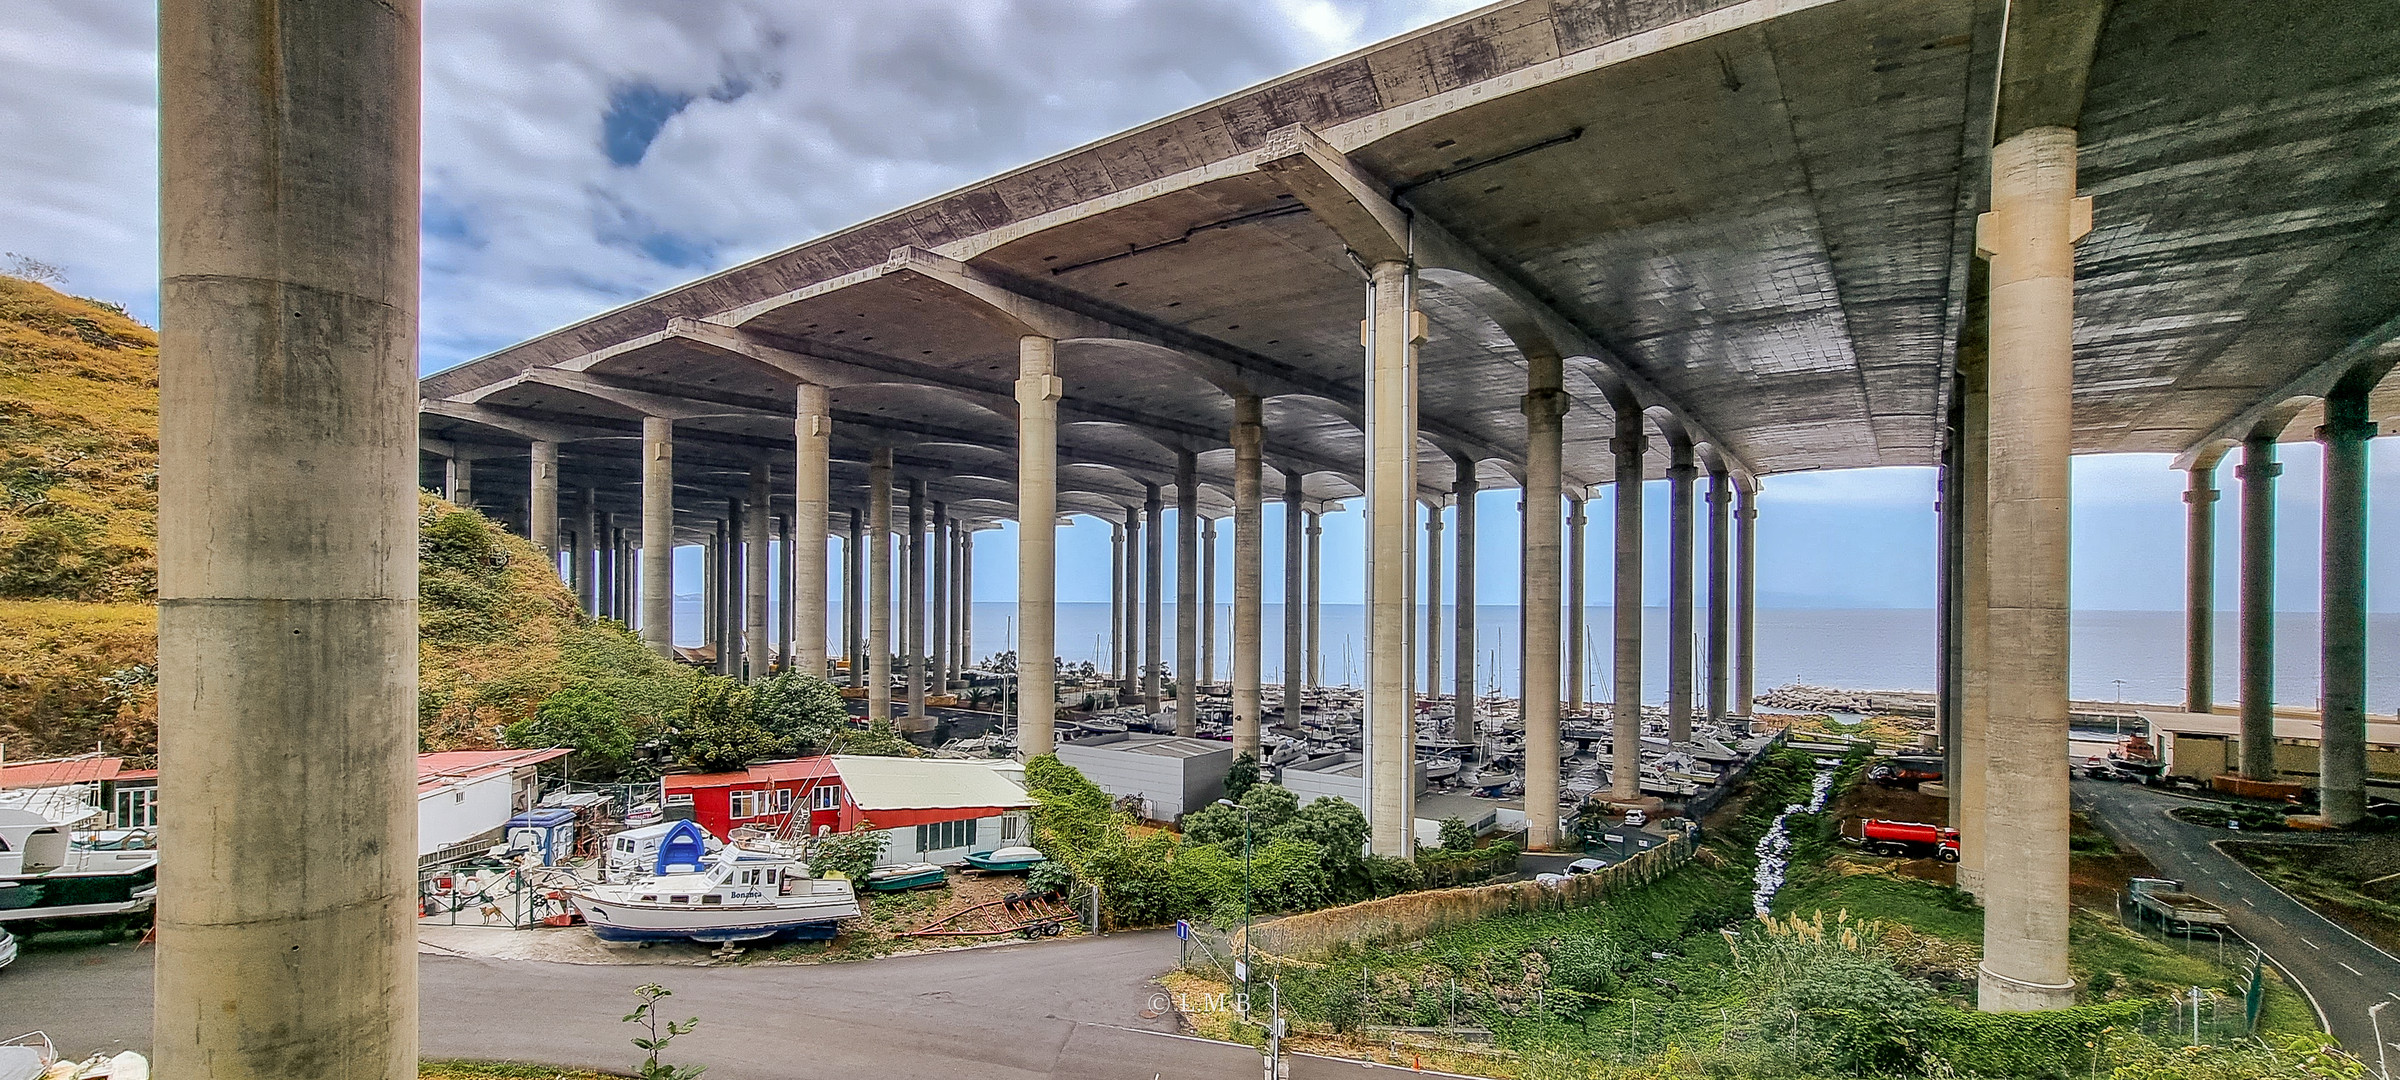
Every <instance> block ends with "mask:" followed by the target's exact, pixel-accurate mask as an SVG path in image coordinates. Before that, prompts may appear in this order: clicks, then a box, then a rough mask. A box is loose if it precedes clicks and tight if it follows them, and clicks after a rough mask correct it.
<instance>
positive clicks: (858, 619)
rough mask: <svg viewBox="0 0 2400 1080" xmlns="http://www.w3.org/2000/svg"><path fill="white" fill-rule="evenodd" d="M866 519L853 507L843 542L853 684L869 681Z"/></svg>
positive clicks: (846, 651)
mask: <svg viewBox="0 0 2400 1080" xmlns="http://www.w3.org/2000/svg"><path fill="white" fill-rule="evenodd" d="M865 534H866V528H865V523H864V522H862V521H860V520H859V513H858V511H857V510H856V509H852V510H851V511H850V536H849V539H848V542H847V543H844V544H843V545H842V655H844V656H846V657H848V658H849V661H850V685H852V686H864V685H866V677H865V676H866V670H867V668H866V663H867V646H866V641H867V623H866V614H867V597H866V588H867V575H866V564H865V560H864V557H863V556H864V555H865V547H866V542H867V541H866V535H865Z"/></svg>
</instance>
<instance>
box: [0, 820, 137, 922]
mask: <svg viewBox="0 0 2400 1080" xmlns="http://www.w3.org/2000/svg"><path fill="white" fill-rule="evenodd" d="M62 806H64V807H66V809H64V810H63V811H62V809H61V807H62ZM99 813H100V811H99V809H98V808H97V807H93V806H90V805H89V804H86V803H83V802H80V801H69V800H53V801H50V802H47V803H40V804H35V803H31V802H22V803H19V804H17V805H12V806H0V926H5V927H6V928H8V929H10V930H14V931H16V932H17V933H18V934H19V935H24V934H30V933H33V932H35V931H43V930H82V929H93V928H99V929H108V930H121V929H123V928H125V927H128V926H131V925H134V924H138V923H141V922H144V921H146V920H147V919H149V917H150V911H151V909H152V907H154V906H155V905H156V904H157V902H158V850H157V848H156V847H155V846H153V844H152V842H151V840H150V838H149V834H148V833H135V832H128V833H124V834H121V835H113V836H111V837H110V838H109V839H108V840H107V841H104V842H101V843H98V844H93V843H85V842H81V841H78V840H77V839H76V838H75V837H74V835H73V832H72V829H73V827H74V826H75V825H76V824H77V823H79V822H82V821H86V820H89V819H90V818H92V817H96V816H98V815H99Z"/></svg>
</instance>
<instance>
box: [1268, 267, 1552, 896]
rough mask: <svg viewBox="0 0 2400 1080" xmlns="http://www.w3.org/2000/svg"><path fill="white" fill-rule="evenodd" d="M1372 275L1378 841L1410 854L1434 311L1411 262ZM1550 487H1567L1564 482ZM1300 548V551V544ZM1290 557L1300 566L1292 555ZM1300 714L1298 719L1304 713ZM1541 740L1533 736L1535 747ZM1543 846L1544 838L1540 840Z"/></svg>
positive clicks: (1372, 649)
mask: <svg viewBox="0 0 2400 1080" xmlns="http://www.w3.org/2000/svg"><path fill="white" fill-rule="evenodd" d="M1370 279H1371V284H1370V285H1369V288H1368V293H1367V313H1368V317H1367V326H1366V354H1367V355H1366V375H1367V377H1366V387H1365V399H1366V410H1365V411H1366V485H1365V486H1366V489H1367V500H1366V501H1367V522H1366V524H1367V566H1366V577H1367V582H1366V584H1367V648H1366V653H1367V695H1366V717H1365V719H1366V736H1367V779H1368V792H1367V825H1368V830H1369V831H1368V846H1369V847H1370V848H1372V849H1373V851H1374V852H1375V854H1377V855H1391V856H1402V857H1408V856H1413V855H1414V854H1415V853H1416V837H1415V831H1416V830H1415V820H1416V792H1415V791H1414V790H1413V786H1414V782H1415V777H1416V754H1415V751H1414V748H1413V746H1412V745H1411V744H1412V743H1413V742H1414V741H1415V738H1416V666H1417V663H1416V657H1415V650H1414V649H1412V648H1411V647H1410V646H1411V642H1410V641H1409V638H1410V637H1411V636H1412V635H1411V631H1412V630H1413V626H1412V624H1413V623H1414V622H1415V621H1416V619H1415V615H1416V598H1415V597H1414V596H1413V595H1412V594H1413V592H1414V591H1415V590H1414V588H1413V585H1414V581H1413V579H1414V578H1415V576H1416V552H1415V551H1414V550H1413V549H1414V548H1415V546H1416V544H1415V541H1416V532H1417V522H1416V514H1417V346H1418V345H1419V344H1421V343H1423V342H1424V340H1425V317H1424V316H1423V315H1422V314H1421V313H1419V312H1418V311H1417V306H1416V285H1417V282H1416V275H1415V274H1414V273H1413V272H1411V271H1410V269H1409V267H1408V264H1406V263H1401V262H1384V263H1377V264H1375V267H1374V269H1373V270H1372V272H1371V274H1370ZM1553 370H1555V369H1553ZM1552 445H1553V446H1554V447H1555V446H1556V443H1555V442H1554V443H1553V444H1552ZM1553 460H1555V459H1553ZM1299 479H1300V478H1299V476H1298V475H1297V474H1293V475H1291V476H1290V477H1289V479H1288V480H1287V481H1286V484H1287V488H1288V491H1289V492H1290V493H1289V494H1287V495H1286V499H1287V500H1288V501H1289V505H1288V510H1287V512H1296V511H1298V510H1299V500H1298V498H1297V495H1296V493H1297V491H1298V488H1299V486H1300V485H1299ZM1550 490H1551V491H1553V492H1555V491H1557V490H1558V487H1557V485H1556V484H1552V485H1551V488H1550ZM1287 520H1290V519H1288V518H1287ZM1291 554H1293V555H1296V554H1298V551H1297V550H1296V548H1295V549H1294V550H1293V551H1292V552H1291ZM1285 565H1286V566H1289V565H1290V562H1289V561H1288V556H1287V562H1286V564H1285ZM1552 681H1553V682H1555V681H1556V676H1555V674H1554V675H1553V677H1552ZM1294 696H1296V695H1294ZM1293 719H1294V720H1295V721H1296V720H1297V719H1298V715H1297V713H1296V712H1295V714H1294V716H1293ZM1551 719H1552V732H1551V737H1550V749H1551V753H1552V755H1553V756H1555V755H1556V754H1557V751H1558V737H1557V730H1556V728H1557V715H1556V713H1555V711H1554V712H1553V713H1552V718H1551ZM1531 742H1532V740H1531V739H1528V740H1527V745H1528V752H1529V753H1530V752H1531V749H1530V748H1531ZM1530 782H1531V778H1530V776H1529V777H1528V783H1530ZM1550 782H1551V784H1552V791H1553V794H1552V795H1551V797H1550V807H1549V808H1550V810H1551V814H1552V817H1553V819H1554V820H1555V818H1556V815H1557V810H1558V797H1557V795H1556V794H1555V791H1556V785H1557V783H1558V774H1557V771H1556V770H1555V769H1553V770H1552V771H1551V775H1550ZM1527 794H1528V796H1529V797H1528V800H1527V803H1526V806H1527V808H1528V809H1527V812H1526V813H1527V816H1528V817H1533V816H1534V814H1535V811H1534V809H1533V808H1534V807H1535V806H1537V805H1539V804H1538V803H1537V802H1536V801H1534V800H1533V799H1532V798H1531V795H1532V794H1533V793H1532V792H1531V790H1530V789H1528V793H1527ZM1537 835H1538V832H1537ZM1535 846H1536V847H1539V846H1542V845H1541V844H1540V843H1539V842H1538V841H1537V842H1536V844H1535Z"/></svg>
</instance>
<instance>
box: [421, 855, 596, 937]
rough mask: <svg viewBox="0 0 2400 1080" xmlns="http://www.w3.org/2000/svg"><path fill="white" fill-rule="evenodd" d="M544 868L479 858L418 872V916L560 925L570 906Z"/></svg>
mask: <svg viewBox="0 0 2400 1080" xmlns="http://www.w3.org/2000/svg"><path fill="white" fill-rule="evenodd" d="M549 879H550V875H549V874H548V873H547V872H545V870H544V868H541V867H532V868H523V867H518V866H515V865H513V864H510V863H506V862H501V861H498V860H493V859H482V860H475V861H470V862H464V863H457V864H454V865H450V866H444V867H439V868H436V869H432V870H426V871H423V872H421V873H420V874H419V875H418V878H417V912H418V921H419V922H424V923H433V924H436V925H441V926H491V927H507V928H515V929H523V928H526V927H532V926H555V925H563V920H564V919H565V917H566V916H567V915H568V914H569V912H570V911H571V910H572V909H571V908H570V907H569V906H568V903H567V900H566V896H565V894H564V893H563V892H561V891H560V890H559V889H557V888H556V887H554V884H553V883H552V882H551V881H550V880H549Z"/></svg>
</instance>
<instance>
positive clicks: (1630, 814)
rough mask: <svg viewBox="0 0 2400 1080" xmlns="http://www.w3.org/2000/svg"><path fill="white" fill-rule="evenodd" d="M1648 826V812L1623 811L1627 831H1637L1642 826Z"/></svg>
mask: <svg viewBox="0 0 2400 1080" xmlns="http://www.w3.org/2000/svg"><path fill="white" fill-rule="evenodd" d="M1648 824H1650V814H1649V812H1648V811H1645V810H1627V811H1625V827H1626V828H1628V829H1638V828H1641V827H1642V826H1644V825H1648Z"/></svg>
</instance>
